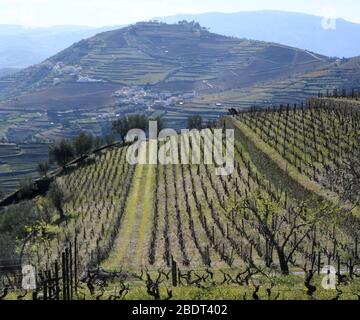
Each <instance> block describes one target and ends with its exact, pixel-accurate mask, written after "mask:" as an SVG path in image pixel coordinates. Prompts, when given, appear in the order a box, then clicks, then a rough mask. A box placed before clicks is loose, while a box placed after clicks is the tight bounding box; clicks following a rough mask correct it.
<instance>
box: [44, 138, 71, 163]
mask: <svg viewBox="0 0 360 320" xmlns="http://www.w3.org/2000/svg"><path fill="white" fill-rule="evenodd" d="M49 153H50V154H49V155H50V159H51V160H52V161H54V162H55V163H56V164H57V165H59V166H60V167H62V168H63V169H64V170H65V169H66V165H67V163H68V162H69V161H70V160H72V159H73V158H74V149H73V147H72V145H71V143H69V142H68V141H67V140H65V139H62V140H61V141H60V142H59V143H58V144H56V145H54V146H52V147H51V148H50V152H49Z"/></svg>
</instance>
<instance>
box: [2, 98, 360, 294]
mask: <svg viewBox="0 0 360 320" xmlns="http://www.w3.org/2000/svg"><path fill="white" fill-rule="evenodd" d="M358 125H359V110H358V102H357V101H356V100H352V99H350V98H349V99H347V100H341V99H338V98H336V99H335V98H326V99H314V100H311V101H309V103H308V104H307V105H306V106H304V107H303V108H298V109H293V108H290V107H289V108H281V109H274V110H266V111H264V110H252V111H248V112H240V113H238V114H237V115H235V116H234V117H232V118H228V119H227V127H228V128H233V129H234V130H235V136H236V141H235V148H234V149H235V170H234V172H233V173H232V174H231V175H230V176H227V177H226V176H217V175H216V173H215V170H214V169H215V166H214V165H204V164H200V165H199V164H196V163H193V162H191V163H190V164H187V165H184V164H174V165H142V164H137V165H130V164H129V163H128V162H127V161H126V154H127V152H128V150H129V149H128V148H131V146H128V147H123V146H114V145H113V146H111V147H108V148H105V149H103V150H102V151H101V152H97V153H96V154H91V155H89V156H88V157H87V159H86V160H85V161H82V162H79V163H78V164H77V165H76V166H71V167H69V168H68V170H67V171H65V172H63V174H61V175H58V176H57V177H56V184H57V188H60V190H62V191H61V192H63V194H64V195H67V196H63V197H62V199H63V202H62V204H61V205H62V207H61V208H62V210H63V213H64V214H65V216H66V218H65V219H63V220H61V219H60V220H59V206H58V205H57V206H56V207H54V206H53V205H52V203H53V202H52V200H51V199H52V197H53V196H52V195H51V194H52V192H49V193H48V194H47V195H44V196H40V197H37V198H36V199H35V200H34V203H33V205H34V206H35V208H36V209H35V211H34V212H37V217H40V218H36V219H41V221H40V222H39V223H40V225H39V226H38V227H37V228H38V229H36V228H35V229H32V230H41V232H40V231H38V232H35V233H34V237H33V240H32V242H31V245H28V246H27V248H29V251H28V254H29V259H30V260H31V261H32V263H33V264H36V265H37V266H38V267H39V269H41V268H46V267H47V268H49V266H50V265H52V264H53V263H54V262H55V260H56V259H59V257H60V256H59V254H60V255H61V252H62V251H63V250H64V248H66V247H67V245H68V243H69V242H72V244H74V241H73V239H75V237H76V242H75V246H76V250H75V252H76V255H75V256H76V261H77V264H76V265H77V269H76V270H77V272H79V274H80V273H82V272H83V271H88V270H92V271H91V272H95V275H97V276H99V275H100V274H101V276H102V277H109V279H112V280H113V281H114V282H111V280H109V281H110V284H109V283H105V284H102V285H101V284H99V282H97V281H96V280H94V279H95V278H96V277H95V278H94V279H93V280H92V279H91V278H86V276H83V277H81V278H82V279H83V281H90V283H91V284H92V285H93V290H95V287H97V288H98V290H102V291H99V292H102V294H103V295H104V296H103V297H105V298H107V297H108V296H109V295H110V294H111V293H109V292H107V291H106V290H104V289H105V288H108V286H110V287H112V286H113V285H115V286H116V285H119V284H118V282H117V284H116V282H115V281H119V280H115V279H117V277H118V276H119V277H120V279H122V280H121V281H120V284H121V285H124V283H128V284H130V285H131V286H130V287H129V289H128V290H129V292H130V293H129V298H139V297H140V298H141V299H144V298H145V297H147V296H149V295H151V292H152V291H151V290H148V291H146V285H148V286H149V285H150V284H151V283H152V281H153V280H154V276H155V278H156V277H159V278H158V279H162V282H161V283H162V284H163V290H162V291H161V295H162V296H163V297H166V296H167V295H169V294H170V291H169V287H173V291H172V294H173V296H175V297H177V298H184V297H185V296H182V295H184V294H185V293H186V297H188V298H189V297H191V298H192V299H199V297H206V296H207V295H208V294H211V295H212V296H213V297H220V296H222V297H223V298H224V297H226V298H231V297H234V298H235V297H236V298H237V299H239V297H243V298H244V299H246V297H247V294H249V292H250V296H251V293H253V291H254V290H255V293H259V289H260V287H257V286H260V285H261V286H262V287H263V288H262V289H261V291H260V293H259V295H261V297H262V298H265V299H269V298H270V297H271V296H272V295H271V292H272V291H271V290H272V289H274V291H275V292H277V293H278V297H277V299H289V298H290V299H294V298H300V297H301V298H308V299H312V298H318V299H332V298H335V296H336V294H339V292H340V295H339V297H340V296H341V297H345V298H347V299H355V298H356V292H357V291H356V288H357V285H358V283H357V281H358V279H355V280H349V281H348V282H346V283H345V282H344V280H339V281H340V282H339V284H338V285H337V288H338V289H339V290H338V291H334V290H333V291H331V290H330V291H329V290H328V291H326V290H324V289H323V288H321V286H320V281H321V279H320V278H321V276H320V277H318V278H317V277H315V272H312V271H314V270H319V273H320V270H321V268H322V267H323V266H325V265H327V264H329V263H330V264H336V265H337V266H338V270H339V272H340V273H344V270H345V268H346V267H347V266H349V265H350V266H351V268H353V269H351V270H352V271H350V272H356V271H355V270H357V266H358V265H359V263H360V262H359V259H358V245H357V240H356V239H357V236H358V232H359V227H358V226H359V219H360V216H358V213H357V212H356V210H351V209H352V207H351V206H348V204H349V203H348V201H349V199H347V200H343V198H342V195H343V192H342V191H343V188H346V187H345V185H342V183H345V184H346V183H347V180H341V179H340V180H341V181H340V180H339V184H338V185H337V186H336V187H335V188H333V187H334V186H332V188H331V189H330V188H329V185H331V183H332V180H331V179H332V178H330V176H328V175H327V174H330V173H331V172H332V171H333V170H334V171H333V172H334V173H337V172H338V171H337V170H343V169H342V168H343V166H344V165H346V163H347V162H348V161H349V160H350V161H352V160H356V159H357V161H358V157H357V154H358V152H359V139H358V136H357V135H356V131H354V128H357V127H358ZM185 137H186V136H183V137H182V138H183V139H184V138H185ZM196 141H197V140H196V139H195V140H191V144H190V145H191V149H189V151H190V152H193V151H194V149H195V147H196V146H197V145H198V143H199V142H196ZM165 142H166V141H160V142H159V143H160V146H163V144H164V143H165ZM167 142H170V143H171V144H172V145H173V146H174V145H176V144H177V143H178V142H176V141H174V140H173V139H171V140H167ZM148 144H149V142H143V146H144V147H146V146H148ZM200 145H203V146H204V147H205V148H206V144H205V143H203V140H202V139H200ZM142 150H144V149H142ZM141 156H142V155H141V153H140V157H141ZM172 157H173V158H172V160H175V159H176V157H177V156H176V155H175V154H173V155H172ZM203 157H204V156H203V155H201V159H202V160H204V158H203ZM347 174H349V172H348V173H347ZM342 187H343V188H342ZM357 187H358V182H357ZM357 196H358V195H357ZM20 206H21V204H20ZM18 208H19V207H18ZM20 208H21V207H20ZM7 210H8V211H6V210H5V211H4V212H2V214H3V216H9V215H10V213H11V210H14V209H11V208H8V209H7ZM18 210H20V209H18ZM30 211H31V210H30ZM0 217H1V216H0ZM0 222H1V220H0ZM27 226H28V224H27ZM35 235H36V236H35ZM67 252H68V253H69V251H67ZM70 252H74V251H73V250H71V249H70ZM68 253H67V254H68ZM63 257H64V255H63ZM174 261H175V262H176V263H177V267H175V275H176V276H175V278H176V279H178V280H177V281H178V282H177V283H179V284H180V287H179V288H175V285H174V282H172V283H171V278H170V277H171V273H168V272H169V270H170V268H171V266H173V265H174ZM99 266H101V267H102V268H103V269H101V270H102V271H99V270H100V269H98V267H99ZM309 268H311V269H309ZM94 270H95V271H94ZM96 270H98V271H96ZM104 270H105V271H104ZM171 270H172V272H174V267H172V269H171ZM309 270H312V271H309ZM63 272H64V271H63ZM91 272H90V274H91ZM113 272H115V273H113ZM116 272H117V273H116ZM311 272H312V273H311ZM145 273H146V277H144V274H145ZM288 273H290V274H291V275H290V276H288V277H283V276H286V275H287V274H288ZM304 274H306V275H307V276H306V277H305V282H304V277H303V276H304ZM125 275H126V276H125ZM177 275H178V276H179V277H178V278H177ZM79 278H80V277H79ZM86 279H87V280H86ZM96 279H97V280H98V278H96ZM124 279H125V280H124ZM172 279H173V281H174V277H172ZM235 279H236V280H235ZM246 279H247V280H246ZM339 279H340V278H339ZM123 282H124V283H123ZM87 284H88V285H89V282H87ZM157 285H160V284H159V283H158V284H157ZM312 285H314V286H315V287H317V290H316V291H311V289H309V288H311V286H312ZM88 287H89V290H90V291H91V290H92V289H91V286H88ZM125 287H126V286H125ZM165 287H166V288H167V289H168V290H167V291H165ZM269 287H270V294H269V292H268V295H266V291H265V288H269ZM305 287H306V288H308V289H309V291H306V290H304V288H305ZM312 288H313V287H312ZM354 290H355V291H354ZM82 292H85V291H82ZM94 292H95V291H93V294H92V295H94ZM306 292H307V293H306ZM354 292H355V293H354ZM99 294H100V293H99ZM86 295H87V294H86V293H84V296H86ZM115 295H116V294H115ZM248 297H249V296H248ZM266 297H267V298H266ZM253 298H254V299H255V298H256V295H255V296H253Z"/></svg>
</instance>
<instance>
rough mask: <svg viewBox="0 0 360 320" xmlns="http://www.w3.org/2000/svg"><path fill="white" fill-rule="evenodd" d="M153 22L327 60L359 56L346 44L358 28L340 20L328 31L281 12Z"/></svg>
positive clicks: (359, 50)
mask: <svg viewBox="0 0 360 320" xmlns="http://www.w3.org/2000/svg"><path fill="white" fill-rule="evenodd" d="M157 19H158V20H160V21H163V22H166V23H177V22H178V21H182V20H188V21H197V22H199V23H200V24H201V25H203V26H205V27H207V28H210V30H211V32H215V33H218V34H223V35H226V36H234V37H238V38H248V39H253V40H261V41H268V42H275V43H281V44H284V45H288V46H292V47H296V48H301V49H304V50H310V51H313V52H317V53H321V54H323V55H326V56H329V57H339V58H342V57H346V58H350V57H355V56H358V55H360V47H359V45H358V44H356V43H354V42H353V41H349V39H355V38H357V37H358V36H359V34H360V25H359V24H356V23H352V22H349V21H345V20H343V19H337V20H336V26H335V28H331V29H324V28H323V26H322V20H323V18H322V17H318V16H313V15H308V14H303V13H291V12H281V11H255V12H238V13H218V12H214V13H204V14H194V15H189V14H181V15H175V16H170V17H161V18H157ZM274 21H276V23H274Z"/></svg>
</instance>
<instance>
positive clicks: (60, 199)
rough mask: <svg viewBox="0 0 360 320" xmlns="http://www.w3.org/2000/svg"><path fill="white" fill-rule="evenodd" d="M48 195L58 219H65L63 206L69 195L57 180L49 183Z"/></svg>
mask: <svg viewBox="0 0 360 320" xmlns="http://www.w3.org/2000/svg"><path fill="white" fill-rule="evenodd" d="M48 197H49V200H50V201H51V203H52V204H53V206H54V207H55V209H56V211H57V212H58V213H59V215H60V220H61V221H63V220H65V213H64V209H63V208H64V204H65V202H66V201H67V200H68V198H69V197H68V195H67V194H66V192H65V191H64V190H63V188H62V187H61V186H60V185H59V184H58V183H57V182H54V183H52V184H51V186H50V189H49V191H48Z"/></svg>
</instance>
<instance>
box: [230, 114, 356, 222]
mask: <svg viewBox="0 0 360 320" xmlns="http://www.w3.org/2000/svg"><path fill="white" fill-rule="evenodd" d="M232 123H233V124H234V125H235V127H236V128H237V129H238V130H239V131H240V133H241V134H242V135H244V136H245V137H246V138H247V139H249V141H250V142H252V143H253V144H254V146H255V147H256V149H258V150H259V151H260V152H262V153H264V154H265V155H266V157H267V158H268V159H269V160H271V161H272V162H273V163H274V164H276V166H277V167H278V168H279V169H280V170H282V171H283V172H285V173H287V176H288V178H290V179H291V180H292V181H295V182H296V183H297V184H299V185H300V186H301V187H302V188H303V189H305V190H306V191H309V192H311V193H312V194H314V195H316V196H317V197H319V198H320V199H324V200H327V201H329V202H330V203H333V204H338V203H340V202H341V200H340V198H339V196H338V195H337V194H335V193H334V192H331V191H328V190H326V189H324V188H322V187H321V186H320V185H319V184H317V183H316V182H314V181H311V180H310V179H309V178H308V177H306V176H304V175H302V174H301V173H299V171H298V170H297V169H296V168H295V167H294V166H293V165H291V164H290V163H288V162H287V161H286V160H285V159H284V158H283V157H282V156H281V155H280V154H279V153H278V152H277V151H275V150H274V149H273V148H272V147H270V146H269V145H268V144H267V143H265V142H264V141H263V140H262V139H261V138H260V137H259V136H258V135H257V134H256V133H254V132H253V131H252V130H251V129H250V128H249V127H248V126H247V125H245V124H244V123H240V122H239V121H236V120H232ZM344 208H346V209H349V208H348V207H344ZM352 213H353V214H354V215H355V216H356V217H359V218H360V208H359V207H356V208H354V209H353V210H352Z"/></svg>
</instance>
